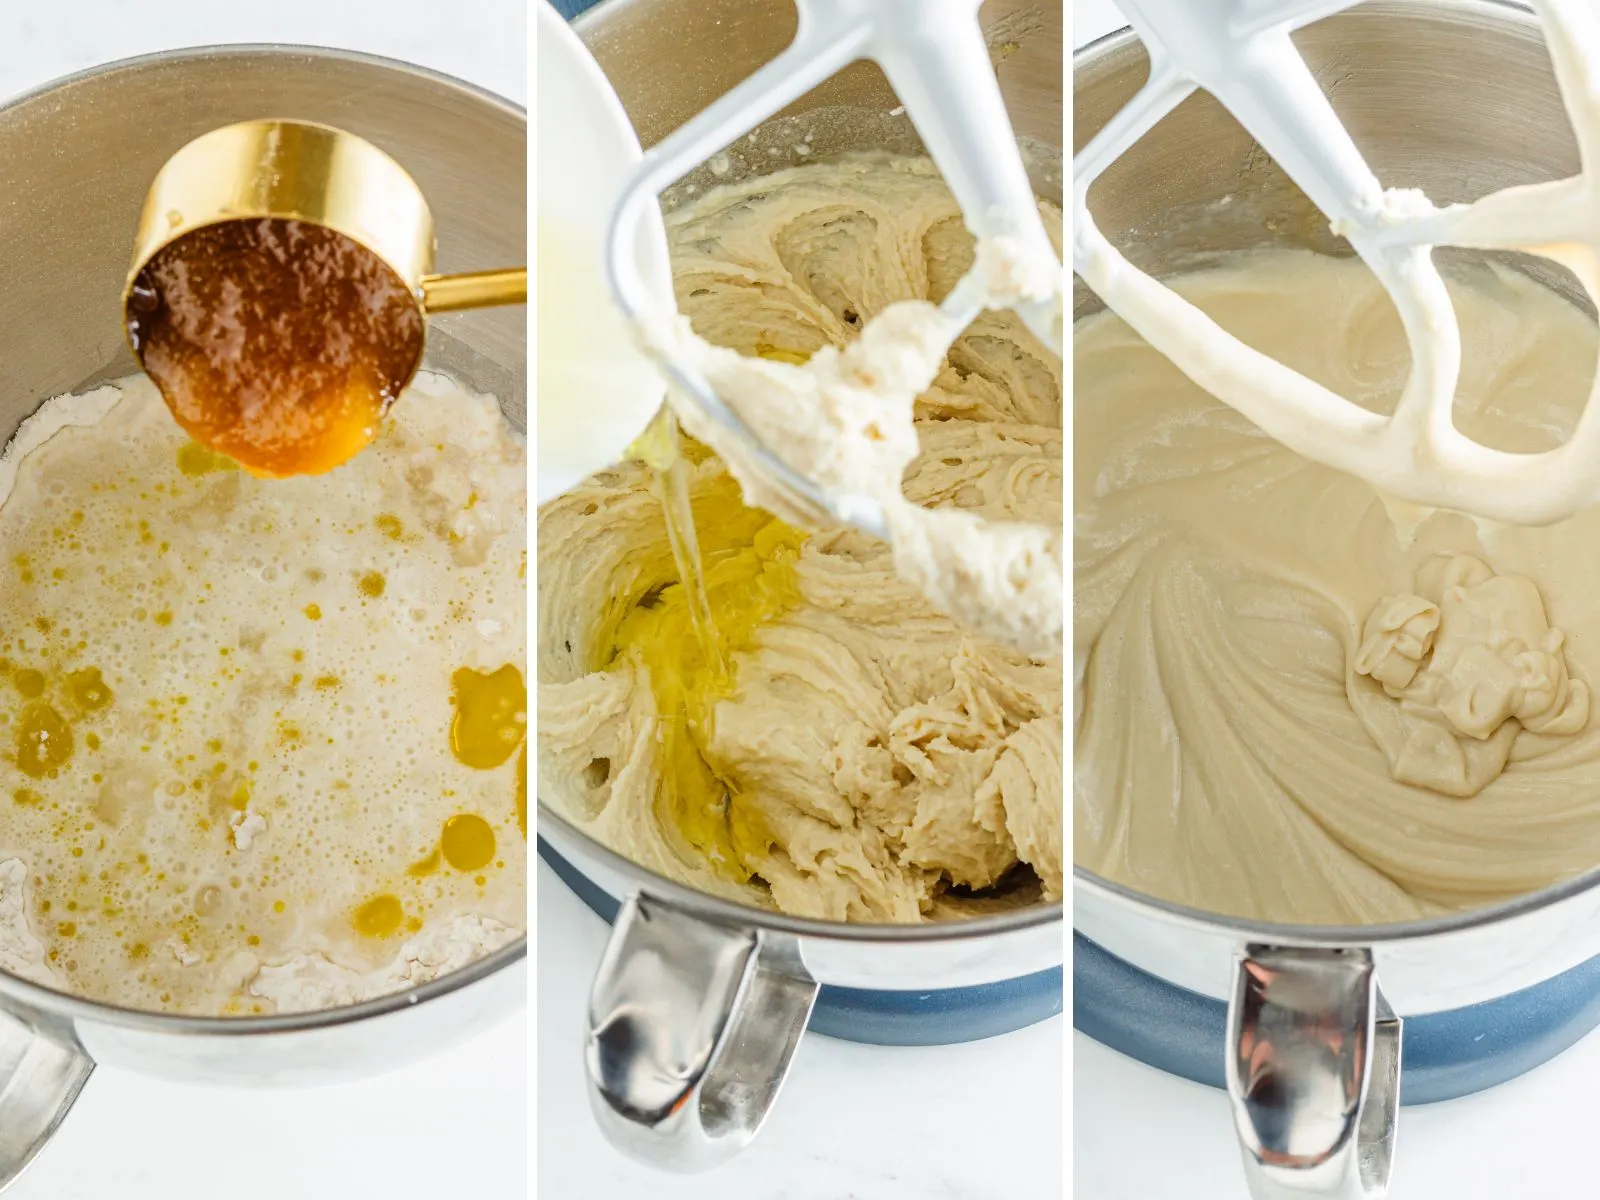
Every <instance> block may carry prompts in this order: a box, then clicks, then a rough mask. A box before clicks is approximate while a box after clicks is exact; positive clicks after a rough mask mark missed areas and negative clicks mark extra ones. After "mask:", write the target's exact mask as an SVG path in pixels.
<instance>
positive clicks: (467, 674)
mask: <svg viewBox="0 0 1600 1200" xmlns="http://www.w3.org/2000/svg"><path fill="white" fill-rule="evenodd" d="M450 686H451V689H452V690H453V691H454V693H455V706H456V712H455V717H454V719H453V720H452V721H451V722H450V749H451V750H452V751H454V752H455V756H456V758H457V759H458V760H459V761H461V762H462V763H464V764H465V765H467V766H469V767H476V768H478V769H479V770H490V769H492V768H494V767H498V766H499V765H500V764H501V763H503V762H505V761H506V759H508V758H510V757H511V756H512V755H513V754H514V753H516V749H517V747H518V746H519V745H521V743H522V739H523V735H524V734H525V733H526V731H527V726H528V687H527V685H526V684H525V683H523V681H522V672H521V671H519V670H517V668H516V667H514V666H512V665H510V664H509V663H508V664H506V665H505V666H503V667H501V668H500V669H499V670H498V671H495V672H493V673H492V674H489V675H485V674H483V673H481V672H479V671H474V670H472V669H471V668H470V667H463V668H462V669H461V670H459V671H457V672H456V673H455V674H454V675H453V676H451V678H450Z"/></svg>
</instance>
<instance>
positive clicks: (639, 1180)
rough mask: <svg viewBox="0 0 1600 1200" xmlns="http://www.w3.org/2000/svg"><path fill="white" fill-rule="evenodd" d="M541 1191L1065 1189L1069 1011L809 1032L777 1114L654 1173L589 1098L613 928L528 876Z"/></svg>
mask: <svg viewBox="0 0 1600 1200" xmlns="http://www.w3.org/2000/svg"><path fill="white" fill-rule="evenodd" d="M538 927H539V936H538V946H537V955H538V981H539V982H538V1000H539V1003H538V1024H539V1042H538V1063H539V1080H538V1100H537V1112H538V1149H537V1152H536V1154H535V1158H536V1160H537V1167H536V1170H537V1174H538V1184H539V1194H540V1195H541V1196H542V1197H546V1198H550V1197H554V1198H558V1200H568V1198H571V1200H640V1198H642V1197H649V1200H724V1198H726V1200H1046V1198H1048V1197H1053V1196H1060V1195H1062V1194H1063V1185H1064V1183H1065V1180H1064V1179H1063V1173H1062V1167H1063V1154H1062V1141H1063V1133H1064V1131H1065V1129H1066V1114H1065V1112H1064V1111H1063V1105H1064V1103H1065V1092H1066V1087H1065V1077H1064V1065H1063V1055H1064V1053H1065V1049H1066V1047H1065V1045H1064V1042H1065V1038H1066V1019H1065V1018H1064V1017H1054V1018H1052V1019H1051V1020H1049V1021H1046V1022H1044V1023H1043V1024H1040V1025H1035V1026H1033V1027H1032V1028H1030V1029H1023V1030H1019V1031H1018V1032H1016V1033H1012V1034H1007V1035H1006V1036H1004V1037H999V1038H991V1039H989V1040H988V1041H983V1042H968V1043H966V1044H964V1045H959V1046H934V1047H928V1048H926V1049H923V1048H908V1047H886V1046H858V1045H854V1044H852V1043H850V1042H841V1041H835V1040H834V1039H832V1038H825V1037H821V1036H817V1035H813V1034H807V1035H806V1037H805V1039H804V1040H803V1041H802V1042H801V1044H800V1049H799V1050H798V1051H797V1052H796V1055H795V1062H794V1070H793V1074H792V1075H791V1076H790V1078H789V1081H788V1083H787V1085H786V1086H785V1088H784V1090H783V1093H782V1094H781V1095H780V1096H779V1098H778V1103H777V1106H776V1107H775V1109H774V1111H773V1115H772V1117H771V1119H770V1120H769V1121H768V1123H767V1125H766V1127H765V1128H764V1129H763V1130H762V1131H761V1134H760V1136H759V1137H758V1138H757V1140H756V1142H755V1143H754V1144H753V1145H752V1146H751V1147H750V1149H749V1150H747V1151H746V1152H745V1153H744V1154H743V1155H742V1156H740V1157H739V1158H736V1159H735V1160H734V1161H733V1162H732V1163H730V1164H728V1165H727V1166H724V1167H720V1168H718V1169H717V1170H715V1171H713V1172H711V1173H709V1174H706V1175H699V1176H664V1175H660V1174H657V1173H655V1172H652V1171H648V1170H646V1169H645V1168H643V1167H639V1166H636V1165H635V1164H633V1163H632V1162H629V1161H628V1160H626V1159H624V1158H622V1157H621V1156H619V1155H618V1154H616V1153H615V1152H614V1151H613V1150H612V1149H611V1148H610V1147H609V1146H608V1145H607V1144H606V1143H605V1142H603V1141H602V1140H601V1138H600V1135H599V1133H598V1132H597V1131H596V1129H595V1125H594V1122H593V1120H592V1119H591V1118H590V1116H589V1109H588V1103H587V1101H586V1100H585V1098H584V1091H583V1077H582V1070H583V1065H582V1059H581V1048H582V1047H581V1037H582V1032H583V1024H584V1004H585V1001H586V1000H587V998H588V992H589V980H590V978H591V977H592V975H593V973H594V968H595V965H596V964H597V963H598V962H599V960H600V951H601V949H602V948H603V947H604V945H605V939H606V934H607V932H608V927H607V926H606V924H605V922H603V921H602V920H600V918H599V917H597V916H595V915H594V914H593V913H591V912H590V911H589V910H588V909H587V908H585V907H584V905H583V904H582V903H581V902H580V901H579V900H578V899H577V898H576V897H575V896H574V895H573V894H572V893H571V892H569V891H568V890H567V888H566V885H565V884H563V883H562V882H561V880H560V879H558V878H557V877H556V875H555V874H554V872H552V871H551V870H550V868H549V867H547V866H546V865H545V864H544V862H543V861H540V863H539V873H538Z"/></svg>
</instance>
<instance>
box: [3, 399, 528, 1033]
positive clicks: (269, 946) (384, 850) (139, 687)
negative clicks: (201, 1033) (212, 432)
mask: <svg viewBox="0 0 1600 1200" xmlns="http://www.w3.org/2000/svg"><path fill="white" fill-rule="evenodd" d="M525 513H526V479H525V454H524V450H523V447H522V445H521V443H520V440H519V439H518V438H517V437H516V436H515V435H514V434H513V433H512V432H511V430H510V429H509V427H508V426H507V425H506V424H505V421H504V419H503V417H502V416H501V413H500V410H499V407H498V406H497V405H496V403H495V402H494V400H493V399H492V398H489V397H483V396H477V395H473V394H470V393H468V392H466V391H464V390H463V389H462V388H461V387H460V386H458V385H457V384H455V383H453V382H452V381H450V380H448V379H445V378H444V377H441V376H437V375H423V376H419V377H418V379H417V381H416V383H415V384H414V385H413V387H412V388H411V389H410V391H409V393H408V394H407V395H406V397H404V398H403V399H402V400H401V401H400V402H399V404H398V405H397V406H396V407H395V409H394V410H393V412H392V414H391V415H390V417H389V418H388V419H387V420H386V422H385V423H384V427H383V429H382V431H381V432H380V434H379V436H378V438H377V440H376V441H375V442H374V444H373V445H372V447H371V448H369V449H368V450H367V451H366V452H364V453H362V454H360V455H358V456H357V457H356V458H354V459H353V460H352V461H351V462H349V463H347V464H346V465H344V466H342V467H340V468H339V469H338V470H336V471H332V472H329V473H327V474H324V475H319V476H315V477H308V478H300V479H290V480H278V481H272V480H263V479H258V478H255V477H252V476H250V475H248V474H246V473H245V472H243V471H240V470H239V469H237V468H236V467H235V466H234V464H233V463H232V462H231V461H230V460H227V459H224V458H221V457H219V456H217V455H214V454H212V453H210V452H208V451H206V450H203V449H202V448H200V447H199V446H197V445H195V444H194V443H192V442H189V441H188V440H187V439H186V438H185V437H184V435H183V433H182V432H181V430H179V429H178V428H177V426H175V425H174V423H173V421H172V418H171V417H170V415H169V414H168V412H167V409H166V407H165V406H164V404H163V403H162V400H161V398H160V396H159V394H158V393H157V392H156V389H155V388H154V386H153V385H151V384H150V383H149V381H148V380H145V379H143V378H136V379H128V380H124V381H122V382H120V383H117V384H115V385H112V386H110V387H104V388H100V389H98V390H96V391H92V392H87V393H84V394H82V395H76V396H64V397H61V398H59V399H56V400H52V401H50V402H49V403H47V404H46V405H45V406H44V407H43V408H42V409H41V410H40V411H39V412H38V413H36V414H35V415H34V416H33V417H32V418H31V419H30V420H29V421H27V422H25V423H24V425H23V426H22V428H21V429H20V430H19V431H18V433H17V435H16V437H15V438H14V439H13V441H12V443H11V445H10V447H9V448H8V449H7V451H6V454H5V457H4V459H0V547H3V551H4V558H3V573H0V631H3V632H0V787H3V790H0V968H3V969H5V970H7V971H10V972H12V973H14V974H18V975H21V976H23V977H25V978H28V979H32V980H35V981H38V982H41V983H45V984H48V985H50V986H53V987H56V988H58V989H60V990H63V991H67V992H73V993H77V994H80V995H84V996H88V997H90V998H93V999H96V1000H101V1001H105V1002H108V1003H113V1004H117V1005H121V1006H125V1007H133V1008H145V1009H163V1010H169V1011H177V1012H187V1013H196V1014H217V1013H220V1014H240V1013H263V1012H273V1011H278V1012H283V1011H296V1010H309V1009H319V1008H326V1007H332V1006H336V1005H340V1004H347V1003H353V1002H356V1001H359V1000H362V999H367V998H370V997H373V996H377V995H381V994H384V993H387V992H393V991H398V990H400V989H402V988H405V987H407V986H410V985H414V984H417V983H420V982H423V981H425V980H427V979H431V978H433V977H434V976H436V975H440V974H443V973H445V972H448V971H450V970H454V969H455V968H457V967H460V966H463V965H465V964H466V963H468V962H470V961H472V960H473V959H475V958H478V957H481V956H482V955H484V954H486V953H488V952H489V951H490V950H492V949H494V948H495V947H497V946H500V945H503V944H505V943H507V942H509V941H511V940H513V939H514V938H515V937H517V936H519V935H520V933H521V931H522V929H523V928H524V926H525V920H526V918H525V895H526V884H525V861H526V816H525V813H526V800H525V796H526V783H525V780H526V751H525V750H524V749H523V741H524V732H525V725H526V689H525V685H524V682H523V664H524V659H525V647H526V642H525V639H526V633H525V609H526V601H525V599H524V583H523V577H524V570H525V560H526V551H525V549H524V547H525V541H524V537H525V533H524V531H525V528H526V515H525Z"/></svg>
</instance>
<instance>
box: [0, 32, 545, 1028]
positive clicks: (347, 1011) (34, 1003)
mask: <svg viewBox="0 0 1600 1200" xmlns="http://www.w3.org/2000/svg"><path fill="white" fill-rule="evenodd" d="M286 56H303V57H306V58H312V59H322V60H327V61H336V62H350V63H358V64H360V65H362V66H374V67H381V68H383V69H385V70H388V71H393V72H397V73H399V74H403V75H410V76H412V77H414V78H418V79H422V80H425V81H427V82H428V83H431V84H435V85H443V86H445V87H448V88H452V89H454V90H456V91H459V92H462V93H465V94H466V95H468V96H470V97H472V98H473V99H475V100H477V101H479V102H481V103H484V104H487V105H489V106H490V107H492V108H494V109H497V110H499V111H500V112H502V113H504V114H505V115H507V116H509V117H511V118H513V119H514V120H516V121H518V122H520V123H521V124H522V125H523V126H524V127H526V125H527V112H526V110H525V109H524V108H523V107H522V106H521V105H519V104H516V103H514V102H513V101H511V100H508V99H506V98H505V97H504V96H501V95H499V94H498V93H496V92H492V91H490V90H489V89H487V88H484V87H480V86H479V85H477V84H475V83H470V82H468V81H466V80H463V79H457V78H456V77H455V76H453V75H447V74H445V73H444V72H442V71H435V70H433V69H432V68H430V67H424V66H419V65H418V64H416V63H408V62H404V61H402V60H400V59H395V58H386V57H384V56H382V55H377V54H366V53H363V52H361V51H359V50H342V49H336V48H333V47H327V46H303V45H296V44H292V43H274V42H240V43H234V44H228V45H217V46H185V47H183V48H181V49H174V50H157V51H153V52H151V53H149V54H139V55H134V56H133V57H131V58H120V59H113V60H112V61H110V62H104V63H96V64H95V65H93V66H90V67H85V68H84V69H83V70H81V71H74V72H72V73H71V74H69V75H62V76H60V77H58V78H56V79H51V80H47V81H45V82H44V83H41V84H39V85H37V86H35V87H31V88H28V89H26V90H24V91H21V92H17V93H16V94H14V95H11V96H7V97H5V98H3V99H0V117H3V116H6V115H9V114H10V113H11V112H12V110H14V109H17V108H20V107H22V106H24V105H27V104H29V103H32V102H33V101H36V100H40V99H43V98H47V97H49V96H51V95H52V94H54V93H57V92H60V91H62V90H64V89H66V88H69V87H71V86H73V85H75V84H79V83H83V82H86V81H88V80H91V79H97V78H99V77H101V76H107V75H115V74H118V73H120V72H123V71H133V70H143V69H148V68H151V67H157V66H163V65H165V64H167V63H171V62H175V61H185V60H191V59H216V58H248V57H255V58H282V57H286ZM530 873H531V866H530ZM525 908H526V905H525ZM523 916H524V920H526V918H527V913H526V911H525V912H524V914H523ZM527 957H528V934H527V931H526V930H523V931H522V932H521V933H520V934H519V935H518V937H517V938H516V939H515V940H514V941H511V942H508V943H507V944H506V945H504V946H501V947H500V948H499V949H497V950H494V951H492V952H490V953H489V954H486V955H484V956H483V957H482V958H478V959H474V960H473V961H472V962H470V963H468V964H467V965H466V966H464V967H460V968H458V969H457V970H454V971H451V972H449V973H448V974H445V975H440V976H438V977H437V978H435V979H430V980H429V981H428V982H426V983H422V984H418V985H417V986H416V987H411V988H406V989H404V990H402V991H398V992H390V993H388V994H386V995H383V996H377V997H374V998H373V999H371V1000H365V1001H363V1002H362V1003H360V1004H348V1005H343V1006H341V1007H337V1008H324V1009H315V1010H312V1011H309V1012H293V1013H272V1014H268V1015H263V1016H249V1017H224V1016H200V1015H194V1014H189V1013H170V1012H157V1011H155V1010H152V1009H142V1008H127V1007H124V1006H121V1005H116V1004H109V1003H106V1002H104V1001H100V1000H90V999H88V998H86V997H83V996H78V995H74V994H72V993H70V992H64V991H59V990H57V989H56V988H53V987H47V986H45V985H44V984H39V983H34V982H32V981H31V980H27V979H22V978H20V977H19V976H16V975H11V974H8V973H6V972H4V971H0V999H3V1000H6V1001H12V1002H15V1003H18V1004H21V1005H25V1006H27V1008H29V1009H31V1010H36V1011H40V1012H44V1013H48V1014H50V1015H52V1016H62V1017H67V1018H70V1019H73V1020H82V1021H85V1022H92V1023H94V1024H99V1025H111V1026H116V1027H118V1028H122V1029H133V1030H140V1031H145V1032H151V1033H163V1034H203V1035H206V1036H210V1037H215V1036H219V1035H222V1036H238V1037H251V1036H262V1035H281V1034H286V1033H298V1032H305V1031H308V1030H313V1029H327V1028H332V1027H334V1026H339V1025H348V1024H351V1023H353V1022H356V1021H364V1020H367V1019H368V1018H370V1017H380V1016H384V1015H385V1014H388V1013H393V1012H400V1011H403V1010H406V1009H411V1008H417V1007H419V1006H421V1005H423V1004H426V1003H427V1002H428V1001H430V1000H436V999H438V998H439V997H441V996H444V995H448V994H449V993H451V992H454V991H457V990H458V989H461V988H465V987H468V986H470V985H472V984H475V983H478V982H480V981H482V980H484V979H487V978H488V977H489V976H491V975H494V974H497V973H499V972H500V971H503V970H506V969H508V968H511V967H513V966H515V965H516V964H517V963H520V962H522V961H523V960H525V959H526V958H527ZM0 1007H3V1005H0ZM42 1036H48V1035H42Z"/></svg>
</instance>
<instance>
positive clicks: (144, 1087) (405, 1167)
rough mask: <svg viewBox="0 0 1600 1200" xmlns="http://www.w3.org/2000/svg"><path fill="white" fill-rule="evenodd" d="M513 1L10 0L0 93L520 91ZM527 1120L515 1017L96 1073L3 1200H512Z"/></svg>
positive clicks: (522, 80)
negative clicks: (125, 61) (223, 79)
mask: <svg viewBox="0 0 1600 1200" xmlns="http://www.w3.org/2000/svg"><path fill="white" fill-rule="evenodd" d="M525 4H526V0H449V2H448V3H440V2H438V0H254V2H250V3H245V2H241V0H160V2H159V3H142V2H139V0H52V2H51V3H49V4H27V5H24V4H20V3H9V2H8V3H4V4H0V97H4V96H9V95H12V94H13V93H15V92H17V91H18V90H20V89H23V88H29V87H33V86H36V85H38V84H41V83H44V82H46V81H48V80H50V79H53V78H55V77H57V76H59V75H62V74H65V73H67V72H69V71H76V70H79V69H81V68H83V67H88V66H92V65H93V64H95V63H99V62H105V61H108V60H111V59H117V58H126V57H129V56H131V55H135V54H143V53H147V52H149V51H152V50H163V49H170V48H172V47H176V46H193V45H203V44H207V43H217V42H298V43H309V44H315V45H323V46H339V47H344V48H348V49H355V50H365V51H369V52H371V53H376V54H383V55H388V56H390V57H394V58H403V59H408V60H410V61H412V62H417V63H422V64H424V65H426V66H430V67H434V68H436V69H438V70H441V71H445V72H448V73H450V74H453V75H456V76H459V77H461V78H464V79H469V80H471V81H473V82H475V83H478V84H481V85H483V86H485V87H488V88H490V89H492V90H494V91H496V92H499V93H501V94H502V95H504V96H507V97H509V98H511V99H513V100H515V101H517V102H518V103H526V99H527V78H526V63H527V51H526V46H527V37H526V33H525V30H526V18H525V11H526V10H525ZM3 352H4V332H3V331H0V353H3ZM527 1129H528V1108H527V1029H526V1021H525V1020H523V1019H521V1018H520V1017H518V1016H513V1017H511V1018H510V1019H508V1020H506V1021H504V1022H502V1023H501V1024H500V1025H498V1026H496V1027H494V1028H492V1029H487V1030H485V1031H484V1032H483V1033H482V1034H480V1035H479V1036H478V1037H477V1038H476V1039H475V1040H474V1041H472V1042H470V1043H468V1044H467V1045H465V1046H463V1047H461V1048H460V1049H458V1050H455V1051H452V1052H449V1053H446V1054H444V1055H441V1056H439V1057H437V1058H435V1059H433V1060H430V1061H428V1062H426V1063H423V1064H421V1065H419V1066H416V1067H411V1068H408V1069H405V1070H401V1071H397V1072H392V1073H390V1074H387V1075H384V1076H381V1077H379V1078H376V1079H373V1080H369V1081H367V1082H363V1083H359V1084H353V1085H347V1086H342V1087H329V1088H318V1089H311V1090H298V1091H275V1092H268V1091H254V1092H252V1091H231V1090H221V1089H216V1088H198V1087H186V1086H179V1085H175V1084H166V1083H157V1082H152V1081H150V1080H147V1079H143V1078H141V1077H139V1076H135V1075H129V1074H125V1073H123V1072H118V1071H113V1070H109V1069H106V1068H101V1069H100V1070H98V1071H96V1072H95V1074H94V1076H93V1077H92V1078H91V1079H90V1081H89V1085H88V1087H86V1088H85V1089H84V1092H83V1095H82V1097H81V1099H80V1100H79V1101H78V1104H77V1106H76V1108H75V1109H74V1110H73V1112H72V1113H71V1114H70V1115H69V1116H68V1118H67V1121H66V1123H65V1124H64V1125H63V1126H62V1127H61V1130H60V1132H59V1133H58V1134H57V1135H56V1137H55V1139H54V1140H53V1141H52V1143H51V1144H50V1145H49V1146H47V1147H46V1148H45V1150H44V1152H43V1153H42V1154H41V1155H40V1156H39V1158H38V1159H37V1160H36V1161H35V1162H34V1164H33V1166H31V1167H30V1168H29V1169H28V1171H27V1172H26V1173H25V1174H24V1175H23V1177H22V1179H21V1180H20V1181H19V1182H18V1184H17V1186H16V1188H15V1189H14V1190H13V1191H10V1192H7V1194H6V1200H222V1198H224V1197H226V1198H227V1200H378V1198H389V1200H413V1198H417V1200H421V1198H422V1197H454V1196H463V1197H465V1196H470V1197H474V1198H475V1200H508V1198H510V1197H522V1196H525V1195H526V1194H527V1178H528V1175H527V1145H528V1136H527ZM568 1195H569V1197H571V1198H572V1200H579V1197H581V1195H582V1193H568Z"/></svg>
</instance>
